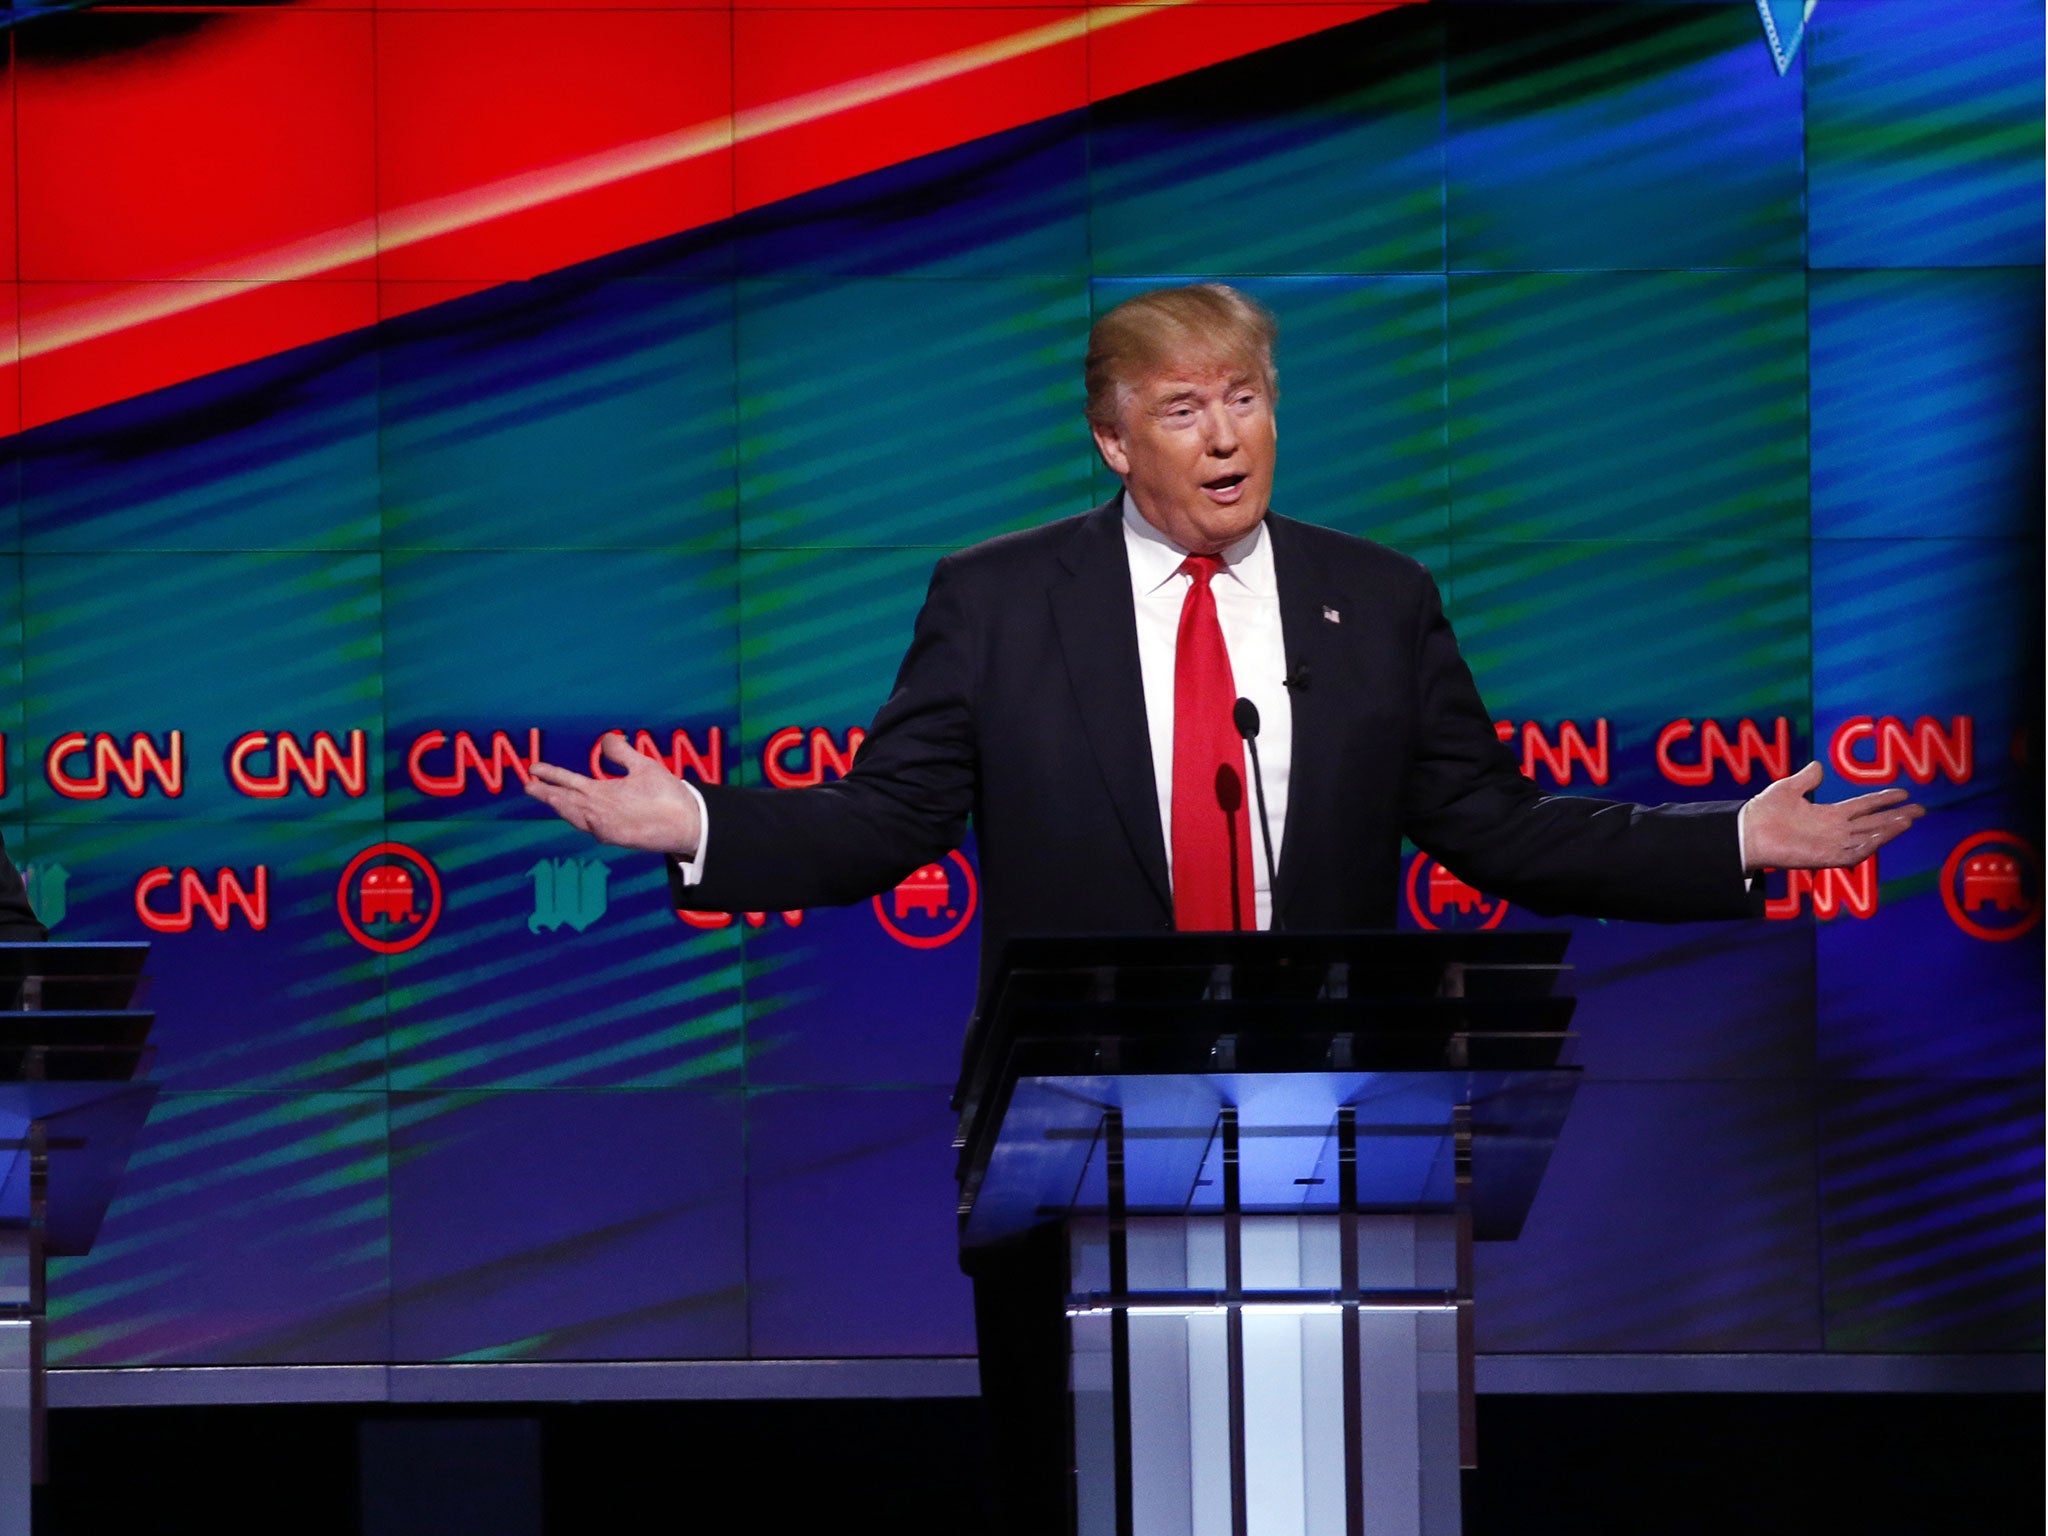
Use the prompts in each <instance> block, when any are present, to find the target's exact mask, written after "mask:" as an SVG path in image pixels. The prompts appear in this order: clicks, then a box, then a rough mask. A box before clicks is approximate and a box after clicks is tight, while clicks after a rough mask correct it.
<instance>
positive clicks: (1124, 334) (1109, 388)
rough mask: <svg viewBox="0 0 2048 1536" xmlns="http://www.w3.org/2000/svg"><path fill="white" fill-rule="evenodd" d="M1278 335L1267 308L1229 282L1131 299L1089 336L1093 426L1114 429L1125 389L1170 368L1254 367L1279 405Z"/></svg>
mask: <svg viewBox="0 0 2048 1536" xmlns="http://www.w3.org/2000/svg"><path fill="white" fill-rule="evenodd" d="M1279 334H1280V322H1279V321H1277V320H1275V319H1274V318H1273V315H1272V312H1271V311H1270V310H1268V309H1267V308H1266V306H1265V305H1263V304H1261V303H1260V302H1259V301H1258V300H1257V299H1254V298H1252V297H1250V296H1249V295H1248V294H1243V293H1240V292H1238V291H1237V289H1235V288H1232V287H1229V286H1228V285H1226V284H1224V283H1193V284H1190V285H1189V286H1187V287H1185V288H1155V289H1153V290H1152V291H1151V292H1150V293H1141V294H1139V295H1138V296H1137V297H1136V298H1134V299H1126V300H1124V302H1123V303H1121V304H1119V305H1117V307H1116V308H1115V309H1112V310H1111V311H1110V312H1109V313H1108V314H1106V315H1104V316H1103V317H1102V318H1101V319H1099V320H1097V321H1096V322H1095V327H1094V329H1093V330H1091V331H1090V332H1089V333H1088V362H1087V365H1086V373H1085V376H1086V379H1087V384H1088V419H1089V421H1091V422H1094V423H1096V424H1098V425H1100V426H1113V425H1115V423H1116V419H1117V411H1118V409H1119V407H1120V405H1121V404H1122V393H1123V390H1124V388H1125V387H1126V386H1128V385H1131V384H1135V383H1136V382H1137V381H1138V380H1139V379H1141V378H1143V377H1145V375H1147V374H1148V373H1152V372H1154V371H1156V370H1157V369H1159V368H1161V367H1163V366H1164V365H1166V364H1168V363H1176V364H1211V365H1218V366H1222V367H1236V366H1243V365H1250V366H1252V367H1254V368H1256V369H1257V370H1258V372H1259V375H1260V377H1261V378H1262V379H1263V380H1264V381H1265V385H1266V393H1267V395H1268V397H1269V398H1273V399H1277V398H1278V397H1279V393H1280V375H1279V372H1278V370H1277V369H1275V368H1274V366H1273V342H1274V340H1275V338H1277V337H1278V335H1279Z"/></svg>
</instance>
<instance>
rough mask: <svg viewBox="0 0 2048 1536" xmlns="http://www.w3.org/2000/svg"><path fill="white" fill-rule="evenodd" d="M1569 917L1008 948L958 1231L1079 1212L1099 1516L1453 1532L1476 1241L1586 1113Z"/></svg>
mask: <svg viewBox="0 0 2048 1536" xmlns="http://www.w3.org/2000/svg"><path fill="white" fill-rule="evenodd" d="M1567 938H1568V935H1566V934H1562V933H1424V934H1393V933H1358V934H1338V935H1305V934H1272V933H1255V934H1148V935H1141V936H1134V937H1128V938H1124V937H1106V938H1079V939H1074V938H1067V939H1044V940H1024V941H1019V942H1017V943H1014V944H1013V945H1012V946H1011V947H1010V950H1009V952H1008V954H1007V956H1006V964H1005V967H1004V969H1003V972H1002V974H1001V977H1000V978H999V981H998V983H997V987H996V989H995V993H994V1000H993V1002H992V1004H991V1006H990V1008H989V1011H988V1014H987V1015H986V1018H985V1022H984V1027H983V1029H982V1032H981V1034H980V1036H979V1039H978V1041H977V1043H976V1044H975V1046H974V1047H973V1049H972V1050H971V1052H970V1056H969V1063H968V1071H967V1076H966V1079H965V1081H964V1083H963V1088H962V1109H963V1114H962V1119H961V1131H960V1146H961V1160H960V1181H961V1197H960V1222H961V1241H962V1243H963V1245H965V1246H968V1247H973V1246H975V1245H980V1244H994V1243H999V1242H1003V1241H1006V1240H1008V1239H1012V1238H1014V1237H1016V1236H1018V1235H1019V1234H1021V1233H1023V1232H1024V1231H1026V1230H1028V1229H1031V1228H1033V1227H1037V1226H1041V1225H1044V1224H1046V1223H1060V1224H1063V1225H1064V1227H1065V1229H1066V1232H1067V1247H1068V1256H1069V1267H1068V1273H1069V1279H1070V1286H1069V1295H1068V1298H1067V1317H1068V1337H1069V1343H1070V1354H1069V1359H1070V1366H1071V1377H1070V1381H1071V1387H1072V1397H1071V1403H1072V1426H1073V1435H1074V1446H1073V1448H1074V1466H1075V1490H1074V1510H1075V1524H1076V1529H1077V1530H1078V1531H1079V1532H1080V1533H1082V1536H1455V1533H1456V1532H1457V1531H1458V1530H1459V1528H1460V1513H1459V1488H1458V1485H1459V1476H1458V1474H1459V1469H1460V1468H1461V1467H1464V1466H1471V1465H1473V1458H1474V1449H1475V1447H1474V1437H1473V1411H1472V1410H1473V1402H1472V1243H1473V1242H1474V1240H1475V1239H1476V1240H1487V1239H1505V1238H1512V1237H1514V1236H1515V1235H1516V1234H1517V1233H1518V1232H1519V1231H1520V1230H1521V1226H1522V1220H1523V1218H1524V1216H1525V1215H1526V1214H1527V1212H1528V1209H1529V1206H1530V1203H1531V1201H1532V1200H1533V1199H1534V1198H1535V1194H1536V1188H1537V1185H1538V1183H1539V1182H1540V1181H1541V1179H1542V1176H1543V1170H1544V1168H1545V1166H1546V1164H1547V1162H1548V1160H1549V1156H1550V1151H1551V1147H1552V1146H1553V1144H1554V1143H1555V1141H1556V1138H1557V1134H1558V1131H1559V1129H1560V1128H1561V1127H1562V1125H1563V1123H1564V1118H1565V1113H1566V1111H1567V1110H1568V1109H1569V1107H1570V1104H1571V1099H1572V1093H1573V1090H1574V1088H1575V1086H1576V1078H1577V1069H1576V1068H1573V1067H1570V1066H1565V1065H1561V1064H1560V1056H1561V1052H1562V1048H1563V1046H1564V1043H1565V1041H1566V1040H1567V1038H1568V1034H1567V1028H1566V1027H1567V1025H1568V1024H1569V1022H1570V1019H1571V1014H1572V1008H1573V1006H1574V999H1572V998H1570V997H1568V996H1562V995H1559V993H1558V991H1557V989H1556V983H1557V979H1558V976H1559V973H1560V971H1561V970H1562V968H1563V967H1562V961H1563V956H1564V949H1565V943H1566V940H1567ZM998 1454H1000V1448H998Z"/></svg>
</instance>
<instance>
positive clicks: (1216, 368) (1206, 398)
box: [1094, 362, 1275, 555]
mask: <svg viewBox="0 0 2048 1536" xmlns="http://www.w3.org/2000/svg"><path fill="white" fill-rule="evenodd" d="M1094 432H1095V443H1096V446H1097V447H1098V448H1100V449H1101V450H1102V457H1103V460H1104V462H1106V463H1107V464H1108V465H1109V467H1110V468H1111V469H1112V470H1114V471H1115V472H1116V473H1117V474H1118V475H1120V476H1122V477H1123V482H1124V487H1125V489H1126V490H1128V491H1129V492H1130V493H1131V499H1132V500H1133V501H1135V502H1136V503H1137V504H1138V511H1139V512H1140V513H1141V514H1142V515H1143V517H1144V519H1145V521H1146V522H1148V523H1150V524H1151V525H1152V526H1153V527H1154V528H1157V529H1158V530H1159V531H1160V532H1161V533H1163V534H1165V535H1166V536H1167V537H1168V538H1169V539H1171V540H1173V542H1174V543H1176V544H1178V545H1180V547H1181V548H1182V549H1185V550H1188V551H1189V552H1190V553H1193V554H1198V555H1213V554H1216V553H1218V552H1219V551H1221V550H1223V549H1226V548H1228V547H1229V546H1230V545H1232V544H1235V543H1236V542H1237V541H1238V540H1239V539H1241V538H1243V537H1244V536H1245V535H1246V534H1248V533H1250V532H1251V531H1252V529H1254V528H1256V527H1257V526H1258V525H1259V519H1260V518H1262V517H1264V516H1265V515H1266V504H1267V503H1268V502H1269V501H1270V500H1271V499H1272V495H1273V450H1274V437H1275V431H1274V425H1273V402H1272V400H1271V399H1270V398H1268V392H1267V389H1266V384H1265V378H1264V375H1263V373H1262V372H1261V371H1260V370H1258V369H1257V368H1255V367H1246V366H1243V365H1235V366H1233V365H1230V364H1217V363H1208V362H1205V363H1195V364H1185V365H1183V364H1174V363H1169V364H1167V365H1166V366H1165V367H1162V368H1160V369H1159V370H1157V371H1156V372H1154V373H1151V374H1148V375H1146V376H1145V377H1144V378H1142V379H1140V380H1138V381H1137V382H1136V383H1134V384H1129V385H1126V386H1125V387H1124V389H1123V391H1122V408H1121V409H1120V410H1119V411H1118V412H1117V419H1116V423H1115V425H1114V426H1103V425H1101V424H1099V423H1098V424H1097V425H1096V426H1095V427H1094Z"/></svg>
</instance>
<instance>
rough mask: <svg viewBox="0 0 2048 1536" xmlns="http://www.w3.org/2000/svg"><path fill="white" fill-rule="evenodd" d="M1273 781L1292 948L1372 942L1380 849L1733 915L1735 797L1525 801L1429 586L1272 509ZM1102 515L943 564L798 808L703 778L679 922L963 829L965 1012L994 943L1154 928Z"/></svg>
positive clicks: (1388, 912) (1532, 882) (1134, 659)
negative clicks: (1279, 786) (880, 697)
mask: <svg viewBox="0 0 2048 1536" xmlns="http://www.w3.org/2000/svg"><path fill="white" fill-rule="evenodd" d="M1267 528H1268V530H1269V533H1270V536H1271V538H1272V541H1273V566H1274V574H1275V579H1276V584H1277V588H1278V591H1279V597H1280V607H1281V628H1282V634H1283V638H1284V640H1285V644H1286V650H1287V663H1288V668H1289V673H1290V675H1291V676H1294V677H1296V678H1299V679H1305V685H1303V686H1297V687H1295V688H1294V689H1292V690H1291V697H1292V699H1293V709H1294V718H1293V748H1292V757H1293V761H1292V767H1291V772H1290V775H1289V780H1288V791H1287V821H1286V826H1285V828H1284V829H1282V830H1281V831H1280V832H1279V834H1278V837H1279V850H1280V854H1279V880H1278V888H1277V891H1276V893H1275V897H1274V902H1273V910H1274V913H1275V915H1276V917H1277V919H1278V923H1279V925H1280V926H1282V927H1285V928H1287V929H1291V930H1294V931H1297V932H1306V931H1328V930H1333V929H1359V928H1391V927H1392V926H1393V924H1394V914H1395V904H1396V901H1397V896H1398V883H1399V876H1400V855H1401V838H1402V835H1403V834H1404V833H1405V834H1406V835H1407V836H1408V837H1409V838H1410V839H1412V840H1413V841H1414V842H1415V844H1416V845H1417V846H1418V847H1421V848H1423V849H1426V850H1427V851H1428V852H1429V853H1430V854H1432V855H1433V856H1435V857H1436V858H1437V859H1439V860H1441V861H1442V862H1443V863H1444V864H1445V865H1447V866H1449V868H1450V869H1451V870H1452V871H1454V872H1455V873H1456V874H1457V875H1458V876H1459V877H1460V878H1461V879H1463V880H1465V881H1467V882H1468V883H1470V884H1472V885H1474V886H1477V887H1479V888H1480V889H1482V890H1485V891H1488V892H1491V893H1494V894H1496V895H1499V896H1504V897H1506V898H1507V899H1508V900H1509V901H1512V902H1514V903H1516V904H1517V905H1519V906H1523V907H1526V908H1528V909H1530V910H1531V911H1533V912H1536V913H1539V914H1543V915H1554V914H1559V913H1578V914H1581V915H1585V916H1597V917H1620V918H1638V919H1648V920H1652V921H1682V920H1691V919H1702V918H1720V917H1742V916H1746V915H1749V914H1750V913H1751V912H1752V911H1753V910H1754V904H1753V902H1752V898H1751V896H1750V894H1749V892H1748V890H1747V888H1746V884H1745V881H1744V878H1743V872H1742V868H1741V855H1740V851H1739V845H1738V841H1737V833H1736V819H1735V818H1736V813H1737V809H1738V807H1737V806H1736V805H1735V804H1733V803H1726V804H1713V805H1682V806H1665V807H1659V808H1656V809H1647V808H1645V807H1642V806H1636V805H1629V804H1623V803H1619V802H1613V801H1603V800H1595V799H1590V798H1586V797H1582V796H1566V795H1545V794H1543V793H1542V792H1541V791H1539V790H1538V789H1537V788H1536V786H1535V785H1534V784H1533V783H1531V782H1530V781H1529V780H1528V779H1526V778H1524V777H1523V776H1522V773H1521V772H1520V768H1519V765H1518V763H1517V762H1516V760H1515V758H1514V757H1513V755H1512V754H1510V753H1509V752H1508V750H1507V749H1506V747H1504V746H1503V745H1502V744H1501V743H1500V741H1499V739H1498V738H1497V737H1496V736H1495V734H1494V728H1493V721H1492V720H1491V718H1490V717H1489V716H1488V714H1487V711H1486V708H1485V706H1484V705H1483V704H1482V703H1481V702H1480V698H1479V693H1478V690H1477V689H1476V688H1475V687H1474V686H1473V683H1472V676H1471V673H1470V672H1469V671H1468V670H1467V668H1466V666H1465V663H1464V661H1463V659H1462V658H1461V657H1460V656H1459V655H1458V648H1457V643H1456V641H1455V640H1454V639H1453V637H1452V634H1451V629H1450V626H1449V624H1448V623H1447V622H1446V621H1445V619H1444V615H1443V608H1442V604H1441V601H1440V600H1439V598H1438V595H1437V590H1436V584H1435V583H1434V582H1433V581H1432V580H1431V579H1430V576H1429V573H1428V572H1427V571H1426V570H1424V569H1423V567H1422V566H1421V565H1419V564H1418V563H1417V562H1415V561H1413V560H1411V559H1409V558H1407V557H1406V556H1404V555H1400V554H1397V553H1395V552H1394V551H1393V550H1390V549H1387V548H1384V547H1382V546H1380V545H1377V544H1372V543H1368V542H1367V541H1365V540H1363V539H1356V538H1352V537H1350V536H1349V535H1346V534H1340V533H1335V532H1332V531H1331V530H1329V529H1326V528H1318V527H1315V526H1313V525H1310V524H1307V523H1299V522H1295V521H1292V520H1291V519H1288V518H1283V517H1279V516H1269V517H1268V519H1267ZM1155 785H1156V781H1155V779H1154V776H1153V771H1152V753H1151V745H1150V740H1149V736H1148V732H1147V728H1146V718H1145V699H1144V691H1143V685H1142V683H1141V681H1140V677H1139V669H1138V638H1137V624H1136V618H1135V615H1134V612H1133V607H1132V599H1131V584H1130V568H1129V564H1128V562H1127V559H1126V556H1125V553H1124V533H1123V526H1122V514H1121V498H1120V497H1119V498H1118V499H1117V500H1114V501H1111V502H1109V503H1108V504H1106V505H1104V506H1101V507H1098V508H1096V509H1095V510H1094V511H1092V512H1088V513H1085V514H1083V515H1081V516H1079V517H1072V518H1067V519H1064V520H1062V521H1060V522H1056V523H1051V524H1047V525H1045V526H1043V527H1039V528H1033V529H1030V530H1028V531H1025V532H1022V533H1014V534H1008V535H1005V536H1004V537H1002V538H998V539H993V540H990V541H989V542H987V543H985V544H978V545H975V546H974V547H973V548H971V549H964V550H961V551H960V552H958V553H957V554H952V555H948V556H946V557H945V558H944V559H942V560H940V561H939V563H938V566H937V568H936V569H935V570H934V571H933V573H932V580H931V587H930V590H929V592H928V593H927V595H926V598H925V604H924V609H923V611H922V612H921V613H920V614H919V615H918V618H917V627H916V632H915V635H914V638H913V639H912V641H911V644H910V650H909V652H908V653H907V654H906V655H905V656H904V658H903V665H902V668H901V670H900V671H899V672H898V673H897V677H896V686H895V688H894V690H893V691H892V692H891V693H890V695H889V699H888V702H887V703H885V704H884V705H883V706H882V709H881V712H880V713H879V714H877V715H876V716H875V721H874V725H873V727H872V729H871V730H870V732H869V735H868V738H867V741H866V743H865V745H863V746H862V748H861V750H860V755H859V757H858V759H857V760H856V762H855V764H854V767H853V770H852V771H851V772H850V773H849V774H848V775H847V776H846V777H845V778H844V779H842V780H839V781H838V782H835V783H830V784H824V785H820V786H818V787H816V788H812V789H803V790H764V789H743V788H737V787H734V786H730V785H728V786H715V785H707V786H703V795H704V800H705V805H706V809H707V811H708V815H709V827H710V843H709V846H708V849H707V852H706V858H705V867H704V877H703V879H702V881H701V882H700V883H699V884H698V885H696V886H694V887H690V888H688V889H687V891H685V889H684V888H683V887H682V886H681V885H680V883H678V884H677V886H676V890H675V894H676V897H677V904H678V905H680V906H688V907H692V908H697V909H700V910H710V911H777V910H785V909H793V908H798V907H814V906H830V905H835V904H839V903H845V902H856V901H862V900H865V899H866V898H867V897H869V896H871V895H873V894H875V893H876V892H879V891H883V890H887V889H888V888H889V887H891V886H893V885H894V884H895V883H896V882H897V881H899V880H901V879H902V878H903V877H904V876H905V875H907V874H909V873H910V872H911V871H912V870H913V869H916V868H917V867H918V866H919V865H921V864H926V863H930V862H933V861H935V860H938V859H941V858H943V857H944V856H945V854H946V852H947V850H949V849H951V848H955V847H957V846H959V843H960V841H961V838H962V837H963V835H964V834H965V832H966V828H967V823H968V819H969V818H970V817H972V818H973V822H974V828H975V836H976V840H977V843H978V846H979V854H980V865H981V882H982V895H983V907H982V969H981V983H982V993H983V996H984V1000H985V995H986V991H987V986H988V982H989V979H990V977H991V974H992V972H993V969H994V966H995V964H996V962H997V960H998V958H999V957H1000V955H1001V952H1002V948H1003V944H1004V941H1005V940H1006V939H1008V938H1010V937H1011V936H1013V935H1019V934H1042V933H1055V934H1057V933H1099V932H1130V931H1134V930H1142V929H1161V928H1170V927H1171V926H1172V922H1173V903H1172V893H1171V890H1170V889H1169V886H1168V883H1167V867H1166V850H1165V846H1164V842H1163V838H1162V835H1161V832H1160V813H1159V803H1158V794H1157V789H1156V787H1155Z"/></svg>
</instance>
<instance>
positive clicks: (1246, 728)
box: [1230, 699, 1280, 933]
mask: <svg viewBox="0 0 2048 1536" xmlns="http://www.w3.org/2000/svg"><path fill="white" fill-rule="evenodd" d="M1230 723H1231V724H1232V725H1234V726H1236V727H1237V734H1238V735H1240V736H1242V737H1243V738H1244V744H1245V750H1246V751H1247V752H1248V753H1250V755H1251V760H1252V793H1253V794H1255V795H1257V796H1258V800H1259V829H1260V831H1261V832H1262V833H1263V834H1264V837H1263V838H1262V841H1263V842H1264V843H1265V845H1266V901H1267V905H1268V906H1269V907H1270V908H1271V909H1272V915H1273V920H1272V923H1271V924H1270V925H1269V926H1270V928H1271V931H1273V932H1275V933H1278V932H1279V931H1280V873H1279V870H1278V868H1277V867H1276V866H1275V864H1274V862H1273V821H1272V818H1271V817H1269V816H1268V815H1267V814H1266V779H1265V775H1264V774H1262V773H1260V772H1259V706H1258V705H1256V704H1254V703H1253V702H1252V701H1251V700H1250V699H1239V700H1238V701H1237V702H1236V703H1235V704H1233V705H1232V706H1231V708H1230ZM1253 921H1254V922H1255V923H1256V921H1257V914H1256V913H1254V914H1253Z"/></svg>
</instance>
